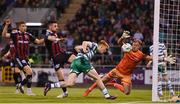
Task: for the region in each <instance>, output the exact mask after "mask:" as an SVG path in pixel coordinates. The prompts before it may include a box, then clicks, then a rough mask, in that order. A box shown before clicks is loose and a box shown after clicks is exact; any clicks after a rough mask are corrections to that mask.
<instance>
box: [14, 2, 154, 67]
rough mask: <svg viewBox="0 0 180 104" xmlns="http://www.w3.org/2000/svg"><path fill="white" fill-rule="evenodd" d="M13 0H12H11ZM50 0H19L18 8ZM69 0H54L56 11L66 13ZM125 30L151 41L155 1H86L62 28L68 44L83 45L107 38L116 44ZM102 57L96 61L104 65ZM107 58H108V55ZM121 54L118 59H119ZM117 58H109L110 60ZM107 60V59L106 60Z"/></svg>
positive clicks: (34, 5)
mask: <svg viewBox="0 0 180 104" xmlns="http://www.w3.org/2000/svg"><path fill="white" fill-rule="evenodd" d="M12 1H13V0H12ZM49 1H51V0H16V3H15V6H16V7H41V6H42V5H44V4H45V5H46V4H47V6H48V2H49ZM69 2H70V0H55V2H54V5H55V7H56V8H57V10H60V11H61V12H64V9H65V6H68V4H69ZM124 30H129V31H130V32H131V35H132V37H133V38H138V39H141V40H143V41H144V42H145V44H149V43H150V42H151V37H152V34H153V0H85V3H84V4H82V6H81V9H80V10H79V11H77V13H76V15H75V17H74V18H73V19H72V20H69V21H67V24H66V25H65V27H64V28H63V29H62V31H61V34H63V35H64V34H65V35H66V38H67V46H68V47H72V46H74V45H77V44H81V43H82V41H83V40H89V41H93V42H98V41H100V40H101V39H104V40H106V41H108V43H109V44H110V45H111V46H117V39H118V38H119V37H120V36H121V34H122V32H123V31H124ZM114 50H115V51H114ZM111 51H112V52H113V55H119V54H120V53H121V51H120V49H119V47H118V48H116V47H114V48H113V49H111ZM101 58H102V57H97V59H95V60H96V63H98V64H102V63H104V62H102V60H101ZM105 58H106V57H105ZM119 59H120V57H118V58H117V59H116V60H117V61H119ZM112 60H115V59H113V58H111V57H108V62H105V63H107V64H108V63H109V62H110V63H111V64H112ZM105 61H107V60H105Z"/></svg>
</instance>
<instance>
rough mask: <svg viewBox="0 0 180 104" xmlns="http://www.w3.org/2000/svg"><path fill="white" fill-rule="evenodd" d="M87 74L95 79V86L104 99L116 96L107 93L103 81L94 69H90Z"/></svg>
mask: <svg viewBox="0 0 180 104" xmlns="http://www.w3.org/2000/svg"><path fill="white" fill-rule="evenodd" d="M87 75H88V76H90V77H91V78H94V79H95V80H96V83H97V86H98V87H99V88H100V89H101V91H102V93H103V95H104V97H105V98H106V99H111V100H113V99H116V98H117V97H115V96H111V95H109V92H108V90H107V89H106V87H105V86H104V83H103V82H102V80H101V78H100V77H99V75H98V73H97V72H96V70H95V69H92V70H90V71H89V72H88V73H87Z"/></svg>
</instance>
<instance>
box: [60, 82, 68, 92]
mask: <svg viewBox="0 0 180 104" xmlns="http://www.w3.org/2000/svg"><path fill="white" fill-rule="evenodd" d="M61 81H64V80H59V82H61ZM62 90H63V92H64V93H67V88H66V87H62Z"/></svg>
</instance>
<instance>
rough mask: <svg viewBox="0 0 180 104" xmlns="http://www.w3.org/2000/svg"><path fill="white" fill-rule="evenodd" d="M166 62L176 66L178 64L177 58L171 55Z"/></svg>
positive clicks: (166, 58)
mask: <svg viewBox="0 0 180 104" xmlns="http://www.w3.org/2000/svg"><path fill="white" fill-rule="evenodd" d="M164 60H165V61H167V62H169V63H170V64H175V63H176V57H172V55H169V56H167V57H165V58H164Z"/></svg>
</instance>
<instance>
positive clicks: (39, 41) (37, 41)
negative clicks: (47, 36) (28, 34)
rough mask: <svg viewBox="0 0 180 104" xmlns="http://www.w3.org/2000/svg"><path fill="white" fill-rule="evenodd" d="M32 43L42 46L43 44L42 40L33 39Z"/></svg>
mask: <svg viewBox="0 0 180 104" xmlns="http://www.w3.org/2000/svg"><path fill="white" fill-rule="evenodd" d="M34 43H36V44H43V43H44V39H35V41H34Z"/></svg>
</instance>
